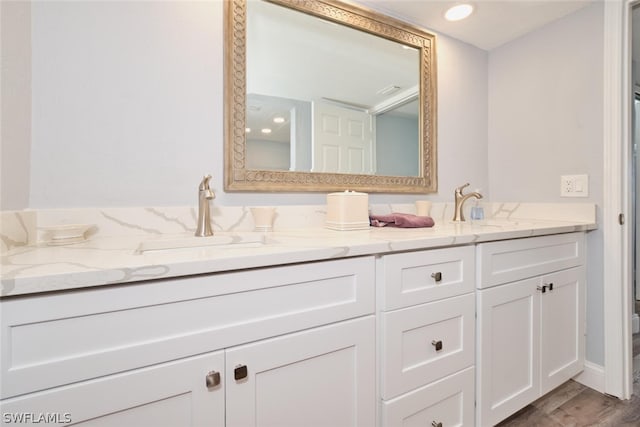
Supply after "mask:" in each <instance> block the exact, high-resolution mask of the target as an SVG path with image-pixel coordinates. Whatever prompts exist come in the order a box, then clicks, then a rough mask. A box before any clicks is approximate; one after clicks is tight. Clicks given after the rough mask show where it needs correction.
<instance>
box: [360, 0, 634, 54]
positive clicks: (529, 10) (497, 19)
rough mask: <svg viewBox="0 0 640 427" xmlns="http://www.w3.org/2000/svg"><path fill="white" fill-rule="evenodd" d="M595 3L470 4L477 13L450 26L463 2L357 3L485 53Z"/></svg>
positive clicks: (505, 0)
mask: <svg viewBox="0 0 640 427" xmlns="http://www.w3.org/2000/svg"><path fill="white" fill-rule="evenodd" d="M594 1H602V0H470V1H469V3H472V4H473V5H474V6H475V11H474V13H473V14H472V15H471V16H470V17H469V18H467V19H465V20H463V21H458V22H449V21H447V20H445V19H444V12H445V11H446V9H447V8H449V7H450V6H452V5H454V4H457V3H461V1H459V0H355V2H356V3H359V4H361V5H364V6H366V7H369V8H371V9H375V10H378V11H381V12H384V13H386V14H388V15H391V16H394V17H397V18H399V19H402V20H403V21H407V22H411V23H413V24H416V25H419V26H421V27H423V28H426V29H428V30H431V31H436V32H438V33H442V34H446V35H448V36H450V37H453V38H456V39H459V40H462V41H464V42H466V43H469V44H471V45H474V46H476V47H479V48H480V49H484V50H491V49H494V48H496V47H498V46H500V45H502V44H504V43H507V42H509V41H511V40H514V39H516V38H518V37H520V36H522V35H524V34H526V33H528V32H530V31H532V30H534V29H536V28H540V27H542V26H544V25H545V24H548V23H550V22H551V21H554V20H556V19H559V18H561V17H563V16H565V15H568V14H570V13H572V12H575V11H576V10H578V9H580V8H582V7H584V6H587V5H588V4H589V3H592V2H594ZM617 1H622V0H617Z"/></svg>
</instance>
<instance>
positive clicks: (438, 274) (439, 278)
mask: <svg viewBox="0 0 640 427" xmlns="http://www.w3.org/2000/svg"><path fill="white" fill-rule="evenodd" d="M431 277H433V278H434V279H435V281H436V282H440V281H442V273H441V272H440V271H438V272H436V273H431Z"/></svg>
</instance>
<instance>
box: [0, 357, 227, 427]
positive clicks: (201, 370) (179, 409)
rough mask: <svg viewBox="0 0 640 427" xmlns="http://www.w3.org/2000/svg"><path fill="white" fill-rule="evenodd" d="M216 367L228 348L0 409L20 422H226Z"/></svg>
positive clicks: (170, 426) (98, 426)
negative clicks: (215, 379) (215, 380)
mask: <svg viewBox="0 0 640 427" xmlns="http://www.w3.org/2000/svg"><path fill="white" fill-rule="evenodd" d="M78 369H81V367H78ZM212 371H215V372H218V373H219V374H220V375H221V376H222V375H223V373H224V353H223V352H217V353H210V354H206V355H203V356H197V357H191V358H188V359H181V360H178V361H175V362H169V363H164V364H161V365H155V366H152V367H149V368H141V369H136V370H134V371H130V372H125V373H122V374H117V375H111V376H108V377H103V378H100V379H96V380H91V381H85V382H82V383H77V384H72V385H69V386H63V387H58V388H55V389H50V390H47V391H44V392H38V393H32V394H27V395H24V396H21V397H16V398H12V399H7V400H4V401H2V403H1V404H0V407H1V408H0V409H1V413H2V414H3V422H7V423H15V424H20V425H41V423H52V424H55V425H74V424H82V426H83V427H84V426H87V427H105V426H113V427H119V426H136V427H145V426H149V427H157V426H167V427H174V426H207V427H210V426H212V427H223V426H224V418H225V414H224V383H223V382H220V383H219V384H218V385H215V384H214V383H213V382H211V383H209V386H207V376H208V374H209V373H210V372H212ZM214 377H215V376H214V375H213V374H212V375H211V376H210V378H211V380H213V379H214ZM20 418H21V419H22V422H18V420H19V419H20ZM44 420H47V421H44Z"/></svg>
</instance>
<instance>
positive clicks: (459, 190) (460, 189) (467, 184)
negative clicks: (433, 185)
mask: <svg viewBox="0 0 640 427" xmlns="http://www.w3.org/2000/svg"><path fill="white" fill-rule="evenodd" d="M469 185H470V184H469V183H468V182H467V183H466V184H464V185H461V186H460V187H458V188H456V191H457V192H460V193H462V190H463V189H464V188H466V187H468V186H469Z"/></svg>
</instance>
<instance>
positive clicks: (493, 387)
mask: <svg viewBox="0 0 640 427" xmlns="http://www.w3.org/2000/svg"><path fill="white" fill-rule="evenodd" d="M539 283H540V278H534V279H528V280H523V281H520V282H514V283H511V284H508V285H502V286H497V287H494V288H489V289H485V290H479V291H478V292H477V298H478V319H477V327H478V330H477V337H478V341H477V348H478V352H477V360H476V365H477V383H476V399H477V411H478V412H477V419H476V423H477V425H479V426H491V425H495V424H496V423H497V422H499V421H500V420H502V419H504V418H506V417H508V416H509V415H511V414H513V413H514V412H516V411H517V410H519V409H520V408H522V407H524V406H526V405H527V404H529V403H531V402H532V401H534V400H535V399H536V398H537V397H538V395H539V392H540V370H539V369H540V365H539V359H538V354H539V335H540V333H539V322H540V319H539V296H538V295H537V292H538V291H537V290H536V289H537V286H538V284H539Z"/></svg>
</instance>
